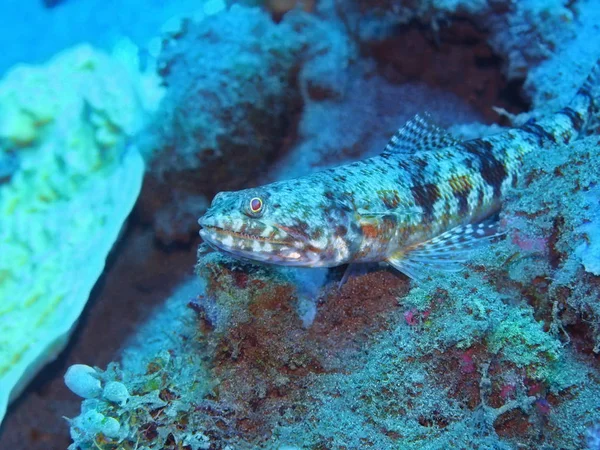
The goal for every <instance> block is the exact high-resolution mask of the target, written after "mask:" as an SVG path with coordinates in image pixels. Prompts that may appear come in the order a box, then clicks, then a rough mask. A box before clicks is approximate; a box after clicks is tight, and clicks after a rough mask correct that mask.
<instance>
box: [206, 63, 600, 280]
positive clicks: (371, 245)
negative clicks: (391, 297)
mask: <svg viewBox="0 0 600 450" xmlns="http://www.w3.org/2000/svg"><path fill="white" fill-rule="evenodd" d="M599 64H600V63H597V64H596V66H595V68H594V70H593V71H592V72H591V74H590V75H589V77H588V78H587V80H586V81H585V83H584V84H583V86H582V87H581V88H580V89H579V90H578V91H577V94H576V95H575V97H574V98H573V100H572V101H571V102H570V103H569V105H568V106H566V107H565V108H563V109H561V110H560V111H557V112H556V113H554V114H551V115H548V116H545V117H542V118H540V119H537V120H530V121H529V122H527V123H526V124H525V125H523V126H521V127H519V128H513V129H510V130H507V131H505V132H502V133H499V134H496V135H492V136H488V137H484V138H480V139H472V140H468V141H463V142H460V141H458V140H457V139H455V138H454V137H452V136H451V135H450V134H448V133H447V132H446V131H445V130H443V129H441V128H439V127H437V126H436V125H434V124H432V122H431V120H430V119H429V118H428V117H422V116H416V117H415V118H413V119H412V120H410V121H409V122H407V123H406V124H405V125H404V126H403V127H402V128H400V129H399V130H398V131H397V132H396V133H395V134H394V135H393V136H392V138H391V139H390V141H389V143H388V144H387V146H386V147H385V149H384V151H383V153H381V154H380V155H378V156H375V157H372V158H369V159H365V160H362V161H356V162H353V163H350V164H345V165H342V166H338V167H334V168H330V169H326V170H323V171H321V172H316V173H313V174H310V175H307V176H305V177H301V178H296V179H292V180H285V181H279V182H275V183H271V184H268V185H265V186H261V187H257V188H252V189H245V190H242V191H237V192H222V193H219V194H217V195H216V196H215V198H214V200H213V202H212V204H211V206H210V208H209V210H208V211H207V212H206V214H205V215H204V216H203V217H202V218H201V219H200V220H199V223H200V225H201V227H202V228H201V231H200V234H201V236H202V238H203V239H204V241H205V242H206V243H207V244H208V245H210V246H211V247H213V248H215V249H217V250H219V251H222V252H225V253H228V254H230V255H232V256H234V257H237V258H244V259H250V260H254V261H260V262H267V263H273V264H282V265H292V266H307V267H331V266H337V265H340V264H346V263H358V262H380V261H387V262H388V263H390V264H392V265H393V266H394V267H396V268H397V269H398V270H400V271H402V272H404V273H405V274H407V275H409V276H410V277H413V278H417V279H418V278H421V277H422V275H423V270H424V269H428V268H429V269H431V268H434V269H439V270H444V271H453V270H460V268H461V267H462V266H461V265H460V263H462V262H464V261H465V254H466V252H468V251H469V250H470V249H472V248H473V247H476V246H478V245H480V244H481V243H485V242H487V241H489V238H490V237H493V236H495V235H497V234H498V232H499V230H498V221H497V213H498V212H499V210H500V208H501V205H502V199H503V197H504V196H505V195H506V193H507V191H508V190H509V189H510V188H512V187H514V186H515V184H516V183H517V181H518V180H519V178H520V177H521V174H522V166H523V157H524V156H525V155H526V154H527V153H529V152H532V151H543V149H548V148H551V147H552V146H553V145H556V144H557V143H563V144H564V143H568V142H570V141H571V140H572V139H574V138H576V137H577V136H579V135H580V134H581V133H582V132H584V131H585V130H586V126H587V124H588V122H589V120H590V117H591V116H592V114H593V113H594V110H595V107H596V101H595V99H594V96H593V95H592V91H593V89H595V88H596V86H597V84H598V78H599V72H600V69H599Z"/></svg>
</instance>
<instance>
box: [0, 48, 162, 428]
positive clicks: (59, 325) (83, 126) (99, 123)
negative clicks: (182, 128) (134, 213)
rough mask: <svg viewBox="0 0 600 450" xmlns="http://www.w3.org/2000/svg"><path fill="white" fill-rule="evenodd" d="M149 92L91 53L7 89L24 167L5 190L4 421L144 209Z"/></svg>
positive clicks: (0, 368)
mask: <svg viewBox="0 0 600 450" xmlns="http://www.w3.org/2000/svg"><path fill="white" fill-rule="evenodd" d="M138 85H146V86H147V85H148V83H147V82H146V80H144V78H143V77H142V76H141V75H139V74H136V72H135V71H133V70H130V68H129V67H128V66H127V65H126V64H124V63H122V62H120V61H119V60H117V59H113V58H111V57H109V56H108V55H106V54H103V53H101V52H98V51H96V50H94V49H93V48H91V47H89V46H80V47H76V48H74V49H71V50H67V51H65V52H63V53H61V54H59V55H57V56H56V57H55V58H54V59H52V60H51V61H50V62H49V63H48V64H47V65H45V66H40V67H33V66H20V67H17V68H15V69H13V70H12V71H11V72H10V73H8V74H7V76H6V77H5V78H4V79H3V80H2V82H1V83H0V111H1V114H0V160H2V161H11V160H12V161H16V163H12V167H11V168H10V170H9V171H8V174H7V175H5V178H4V180H3V183H2V184H0V215H1V216H2V232H1V233H0V253H1V254H2V258H1V263H0V297H1V298H2V307H0V341H1V342H2V345H1V346H0V361H1V362H0V384H2V389H1V390H0V417H2V416H3V415H4V412H5V408H6V404H7V402H8V401H9V399H10V398H14V397H15V396H16V395H17V394H18V393H19V391H20V389H21V388H22V387H23V386H24V385H25V384H26V383H27V382H28V380H29V379H30V378H31V377H32V376H33V375H34V374H35V373H36V371H37V370H38V369H39V368H40V367H41V366H42V365H43V364H44V363H46V362H47V361H48V360H51V359H53V358H54V357H55V356H56V354H57V353H58V352H59V351H60V350H61V349H62V347H63V346H64V344H65V342H66V341H67V338H68V336H69V334H70V332H71V330H72V328H73V326H74V324H75V322H76V320H77V318H78V316H79V314H80V312H81V310H82V309H83V307H84V305H85V303H86V301H87V299H88V295H89V293H90V290H91V289H92V287H93V285H94V283H95V282H96V280H97V278H98V277H99V276H100V274H101V273H102V270H103V267H104V263H105V259H106V257H107V255H108V253H109V251H110V249H111V247H112V244H113V243H114V242H115V240H116V239H117V237H118V235H119V231H120V229H121V226H122V224H123V222H124V221H125V219H126V218H127V215H128V214H129V212H130V211H131V208H132V207H133V204H134V202H135V200H136V199H137V196H138V193H139V191H140V187H141V181H142V175H143V162H142V159H141V157H140V155H139V153H138V152H137V150H136V149H135V147H133V146H132V145H130V143H129V140H130V139H131V138H132V136H133V135H134V134H135V133H136V132H137V131H138V130H139V128H140V127H141V125H142V123H143V120H144V115H145V113H146V110H147V108H150V107H151V102H148V99H147V98H145V97H144V95H142V92H141V91H140V90H139V89H138V87H137V86H138ZM8 165H9V166H11V163H9V164H8Z"/></svg>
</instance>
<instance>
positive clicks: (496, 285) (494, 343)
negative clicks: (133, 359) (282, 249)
mask: <svg viewBox="0 0 600 450" xmlns="http://www.w3.org/2000/svg"><path fill="white" fill-rule="evenodd" d="M598 158H600V147H599V146H598V143H597V138H595V137H594V138H587V139H584V140H582V141H579V142H577V143H575V144H573V145H571V146H557V147H556V148H553V149H551V150H550V151H547V152H546V153H542V154H538V155H530V156H529V157H528V159H527V161H526V164H527V166H528V167H529V168H530V170H529V171H528V176H527V177H526V178H525V179H524V181H523V182H522V183H521V185H520V186H519V187H518V188H517V189H516V190H515V191H514V198H512V199H509V201H508V202H507V208H506V210H505V213H504V221H505V222H506V227H507V233H506V235H505V236H504V237H503V238H502V239H500V240H499V242H496V243H495V244H492V245H491V246H490V247H489V248H486V249H482V250H480V251H479V252H478V253H477V254H476V255H475V257H474V259H473V261H472V262H471V263H470V264H469V267H468V269H467V270H465V271H464V272H462V273H460V274H457V275H443V276H442V275H439V274H436V275H434V274H432V276H431V277H430V279H429V280H427V281H426V282H424V283H421V284H420V285H418V286H414V287H412V289H410V290H409V284H408V281H407V280H405V279H404V278H403V277H401V276H398V275H397V274H394V273H392V272H391V271H389V270H383V271H382V270H379V271H375V272H371V273H368V274H366V275H361V276H357V277H354V278H351V279H350V280H349V281H348V283H347V284H345V285H344V286H343V287H342V288H341V289H340V290H338V289H336V286H337V282H336V281H330V282H328V283H327V284H326V285H325V286H324V287H323V288H321V290H320V292H321V293H320V294H319V295H318V301H317V304H316V313H315V315H314V318H313V319H312V320H309V321H303V315H302V314H303V313H302V311H301V310H300V308H299V305H300V302H299V297H300V294H299V291H298V287H297V286H298V283H297V282H295V278H294V277H296V276H299V275H298V273H297V272H296V271H294V270H291V269H277V268H267V267H260V266H253V265H248V264H245V263H241V262H239V261H236V260H232V259H230V258H228V257H226V256H223V255H220V254H214V253H209V254H204V253H203V252H201V253H200V258H199V262H198V266H197V268H198V272H199V275H200V277H201V278H202V279H203V280H204V283H205V288H204V289H201V288H200V287H198V288H197V289H196V292H199V293H200V294H199V296H198V297H197V298H196V299H195V300H194V301H192V302H191V303H190V308H191V309H192V310H193V311H194V312H195V320H194V321H190V320H189V316H186V317H187V318H186V319H185V320H183V321H182V322H183V323H184V324H185V327H184V328H182V329H181V331H180V332H181V333H182V334H183V335H184V336H185V338H183V339H180V340H179V341H171V342H170V346H169V349H170V351H171V352H172V353H173V355H183V354H186V355H187V353H186V351H187V350H186V349H185V346H186V345H188V344H187V343H188V342H189V341H190V340H191V341H194V342H200V343H201V345H200V346H199V347H198V348H197V351H200V352H201V355H202V356H201V357H200V359H202V361H204V363H203V364H200V363H198V366H197V367H198V370H197V371H194V373H199V372H201V371H203V370H205V372H204V376H205V377H208V378H203V383H208V384H210V386H211V389H210V390H209V391H207V393H206V396H205V397H204V398H202V399H199V398H198V397H195V398H194V399H190V400H189V402H190V403H191V405H193V406H190V405H187V406H186V407H185V408H187V409H186V410H190V408H192V407H193V409H194V411H196V413H195V415H194V420H195V421H196V422H194V426H193V427H188V424H189V423H190V422H189V421H188V420H186V421H184V423H180V422H177V420H175V422H176V423H179V425H180V426H179V428H183V429H187V430H188V432H190V433H191V432H196V433H201V434H202V436H204V437H203V439H204V438H205V441H204V444H205V445H206V448H211V449H212V448H215V449H217V448H228V447H227V446H230V448H241V449H244V448H248V449H250V448H332V449H337V448H340V449H341V448H395V447H402V448H419V449H436V448H449V447H458V448H506V449H511V448H518V447H519V446H521V447H523V448H540V446H542V445H543V446H545V447H548V448H564V449H578V448H582V446H584V445H585V444H586V442H588V443H591V444H589V445H593V442H595V441H594V440H593V433H594V431H593V430H594V428H593V426H594V424H595V423H597V422H598V420H600V400H598V399H599V398H600V386H599V384H598V380H600V371H599V367H598V364H597V363H598V361H597V358H598V357H597V349H595V351H594V348H593V346H594V345H597V330H598V324H599V323H600V320H599V318H598V315H597V308H598V298H600V295H599V293H598V284H597V280H596V277H595V276H594V275H593V274H590V273H587V272H586V266H585V265H583V264H582V260H581V259H580V256H578V254H577V252H576V251H575V250H576V249H577V248H581V245H587V242H593V241H594V239H597V236H594V235H592V234H590V233H589V227H588V228H583V229H582V224H585V225H589V224H590V223H592V224H593V223H594V222H589V219H588V218H589V217H590V216H589V214H588V211H589V209H590V206H589V192H590V191H591V190H593V188H594V187H595V180H596V177H595V174H594V172H593V169H591V170H590V168H593V167H596V166H597V164H598V163H599V162H600V161H598ZM593 198H594V199H597V198H598V197H597V196H594V197H593ZM596 262H597V259H596ZM187 295H188V296H187V297H185V298H179V302H180V303H181V302H185V301H186V300H187V299H189V293H188V294H187ZM171 320H173V317H171ZM177 322H180V320H177ZM178 342H179V343H178ZM178 345H181V346H183V348H181V349H179V348H178ZM138 351H139V349H138ZM150 353H152V352H150ZM150 364H151V362H150ZM184 369H185V370H187V367H185V366H183V367H173V368H172V370H174V371H175V373H172V372H171V373H170V374H169V375H168V377H169V378H174V379H180V380H188V379H190V377H189V376H187V375H185V373H186V372H185V370H184ZM178 371H183V372H182V373H183V375H181V376H180V375H179V372H178ZM111 379H112V378H111ZM193 385H194V384H193V383H192V384H191V385H190V386H193ZM182 386H183V385H182V384H180V385H179V386H178V389H180V390H179V391H178V396H177V398H178V399H179V398H183V397H184V396H186V395H185V394H184V393H183V392H185V391H186V389H187V388H184V387H182ZM150 393H151V392H150V391H144V392H143V395H149V394H150ZM155 395H156V393H155ZM188 397H189V396H188ZM94 405H95V404H94V403H91V402H90V401H89V400H86V401H84V408H83V409H84V411H95V409H94V408H95V406H94ZM112 407H113V408H115V407H114V405H113V406H112ZM161 408H165V409H167V408H169V406H168V405H164V406H160V408H159V409H161ZM101 411H102V412H103V414H104V411H105V410H104V409H102V410H101ZM122 414H123V410H122V408H121V409H118V412H116V415H115V413H113V415H112V416H110V417H121V415H122ZM74 420H75V421H74V422H73V423H77V424H79V425H78V426H79V427H83V428H85V427H84V426H83V425H82V420H83V419H82V418H81V416H80V418H78V419H74ZM154 423H155V424H159V425H160V426H165V425H164V422H162V421H155V422H154ZM317 423H318V424H319V425H318V427H316V426H314V424H317ZM159 425H156V426H159ZM169 426H170V427H171V428H169V429H173V427H174V424H170V425H169ZM185 427H188V428H185ZM130 433H131V432H130ZM83 435H85V433H83V434H78V436H83ZM86 436H87V440H86V439H82V440H80V441H77V442H79V445H80V446H81V447H82V448H91V447H89V446H90V445H91V444H90V442H91V441H90V439H92V437H90V436H89V434H88V435H86ZM98 436H99V435H98V434H97V433H96V434H93V437H94V438H96V439H98ZM184 436H187V435H186V434H185V433H184V434H183V435H182V434H176V433H175V434H171V435H170V436H167V438H166V440H165V441H161V442H163V443H164V442H167V443H168V444H169V445H171V446H172V447H173V448H176V445H185V444H183V442H184V441H183V439H184ZM96 442H98V440H97V441H96ZM140 442H142V441H140ZM143 442H144V443H145V442H146V441H143ZM150 442H151V443H145V445H149V446H150V448H153V447H152V446H151V445H158V444H156V443H154V441H150ZM163 445H165V444H163ZM108 448H110V447H108ZM200 448H201V447H200ZM592 448H593V447H592Z"/></svg>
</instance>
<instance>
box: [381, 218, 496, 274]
mask: <svg viewBox="0 0 600 450" xmlns="http://www.w3.org/2000/svg"><path fill="white" fill-rule="evenodd" d="M501 234H502V232H501V231H500V230H499V222H498V220H497V219H495V218H494V219H487V220H484V221H481V222H478V223H474V224H467V225H460V226H457V227H455V228H452V229H451V230H448V231H446V232H444V233H442V234H440V235H439V236H436V237H434V238H433V239H430V240H428V241H425V242H422V243H419V244H417V245H415V246H413V247H411V248H409V249H407V250H404V251H403V252H400V253H397V254H394V255H392V256H391V257H389V258H388V259H387V262H388V263H390V264H391V265H392V266H394V267H395V268H396V269H397V270H399V271H400V272H402V273H404V274H406V275H407V276H409V277H410V278H412V279H415V280H422V279H424V278H425V276H426V275H427V272H428V271H429V270H438V271H441V272H458V271H460V270H462V269H463V267H464V266H463V263H464V262H466V261H467V260H468V257H469V255H468V254H469V252H471V251H472V250H473V249H475V248H479V247H481V246H482V245H485V244H487V243H488V242H489V241H490V239H491V238H493V237H496V236H499V235H501Z"/></svg>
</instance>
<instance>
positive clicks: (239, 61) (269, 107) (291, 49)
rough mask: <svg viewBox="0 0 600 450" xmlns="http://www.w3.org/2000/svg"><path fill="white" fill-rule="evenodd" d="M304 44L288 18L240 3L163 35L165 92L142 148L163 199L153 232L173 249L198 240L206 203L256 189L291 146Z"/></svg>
mask: <svg viewBox="0 0 600 450" xmlns="http://www.w3.org/2000/svg"><path fill="white" fill-rule="evenodd" d="M302 46H303V40H302V39H301V38H300V37H299V36H298V35H297V34H296V33H295V31H294V30H293V29H292V27H291V26H290V25H289V24H287V23H286V22H285V21H283V22H282V23H280V24H278V25H277V24H274V23H273V22H272V21H271V18H270V17H269V15H268V14H267V13H265V12H263V11H261V10H259V9H258V8H244V7H241V6H239V5H234V6H232V7H231V9H230V10H228V11H223V12H221V13H218V14H215V15H211V16H207V17H205V18H204V19H203V20H201V21H199V22H197V23H196V22H192V21H185V22H184V23H183V24H182V28H181V29H180V30H177V31H173V32H172V33H171V34H169V35H166V36H165V37H164V43H163V48H162V52H161V54H160V56H159V60H158V65H159V71H160V74H161V76H162V78H163V80H164V83H165V85H166V86H167V93H166V96H165V98H164V100H163V102H162V104H161V107H160V111H159V113H158V114H157V116H156V121H155V122H154V123H153V124H151V126H150V127H149V129H148V132H149V136H148V137H147V142H146V145H145V146H144V148H145V149H146V151H147V152H149V153H150V154H151V155H150V159H151V162H150V172H151V176H150V177H149V179H148V184H147V189H148V190H151V191H152V192H154V193H155V195H153V196H152V197H153V200H152V201H153V202H154V203H152V204H147V205H146V208H147V209H149V210H151V211H153V212H152V214H153V215H160V217H162V218H163V219H162V220H161V221H160V222H159V223H156V224H155V227H156V228H157V229H158V230H159V236H160V237H161V238H163V239H164V241H165V242H167V243H168V242H171V241H172V240H174V239H175V238H177V236H186V235H187V236H189V235H190V234H191V233H195V225H194V224H195V221H196V218H197V217H198V216H199V215H200V214H201V212H202V211H203V209H204V208H205V207H206V203H207V200H206V198H207V197H208V198H210V197H212V196H213V195H214V194H215V193H216V192H217V191H219V190H226V189H231V188H233V187H238V186H240V185H241V184H243V183H248V182H253V180H254V179H255V178H256V177H257V176H259V175H260V174H261V173H262V172H263V171H264V170H265V168H266V162H267V161H268V160H269V159H270V158H272V157H273V156H274V155H275V153H276V152H277V151H278V150H279V149H280V147H281V146H282V145H283V139H284V137H285V136H286V134H287V132H288V128H289V126H290V124H289V117H293V115H294V110H295V108H297V107H298V104H299V96H298V93H297V90H296V89H295V87H294V77H295V72H296V70H297V67H298V65H299V64H300V61H299V59H298V57H299V54H300V51H301V49H302ZM225 87H226V89H225ZM156 193H158V194H159V195H156ZM174 204H176V205H177V206H176V207H174V206H173V205H174ZM177 210H178V211H177ZM157 211H159V212H158V213H156V212H157ZM188 239H189V238H188Z"/></svg>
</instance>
